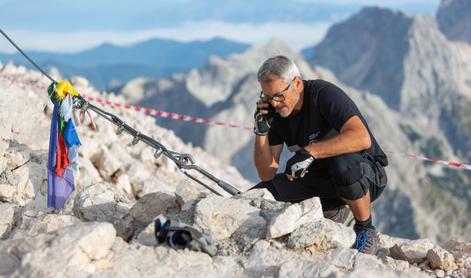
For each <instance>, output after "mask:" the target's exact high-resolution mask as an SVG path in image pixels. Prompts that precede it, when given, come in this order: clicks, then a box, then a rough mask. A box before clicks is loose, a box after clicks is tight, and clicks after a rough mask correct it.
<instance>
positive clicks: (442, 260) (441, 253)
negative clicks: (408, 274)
mask: <svg viewBox="0 0 471 278" xmlns="http://www.w3.org/2000/svg"><path fill="white" fill-rule="evenodd" d="M427 259H428V261H429V262H430V266H431V267H432V268H433V269H437V268H438V269H443V270H447V271H448V270H455V269H457V268H458V266H457V265H456V263H455V258H454V257H453V255H452V254H451V253H450V252H448V251H446V250H445V249H442V248H440V247H435V248H433V249H430V250H429V251H428V252H427Z"/></svg>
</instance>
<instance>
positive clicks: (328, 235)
mask: <svg viewBox="0 0 471 278" xmlns="http://www.w3.org/2000/svg"><path fill="white" fill-rule="evenodd" d="M354 241H355V233H354V232H353V230H352V229H351V228H349V227H345V226H344V225H342V224H339V223H335V222H333V221H330V220H327V219H323V220H318V221H316V222H309V223H306V224H304V225H301V226H300V227H299V228H298V229H297V230H295V231H294V232H293V233H291V235H290V236H289V239H288V243H287V246H288V247H289V248H295V249H298V248H304V247H308V246H311V245H314V246H315V247H316V248H318V249H320V250H328V249H332V248H350V247H351V246H352V245H353V242H354Z"/></svg>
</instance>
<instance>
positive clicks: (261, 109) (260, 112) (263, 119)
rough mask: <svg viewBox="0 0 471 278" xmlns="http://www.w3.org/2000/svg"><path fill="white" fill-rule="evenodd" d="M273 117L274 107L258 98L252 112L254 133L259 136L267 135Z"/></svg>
mask: <svg viewBox="0 0 471 278" xmlns="http://www.w3.org/2000/svg"><path fill="white" fill-rule="evenodd" d="M274 118H275V108H273V106H272V105H271V104H270V103H269V102H268V101H266V100H263V99H259V100H258V101H257V110H255V114H254V128H253V131H254V133H255V134H256V135H259V136H265V135H267V134H268V132H269V131H270V128H271V124H272V122H273V119H274Z"/></svg>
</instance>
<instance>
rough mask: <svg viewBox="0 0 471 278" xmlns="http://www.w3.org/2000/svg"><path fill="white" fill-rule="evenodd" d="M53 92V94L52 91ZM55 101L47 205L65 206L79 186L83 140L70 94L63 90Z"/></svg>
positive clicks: (54, 206)
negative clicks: (76, 181) (76, 125)
mask: <svg viewBox="0 0 471 278" xmlns="http://www.w3.org/2000/svg"><path fill="white" fill-rule="evenodd" d="M59 84H60V83H59ZM59 84H58V85H59ZM56 92H57V90H56ZM61 92H62V91H61ZM50 95H52V94H51V93H50ZM52 101H53V103H54V110H53V112H52V120H51V131H50V137H49V155H48V164H47V168H48V188H47V207H48V208H54V209H62V208H64V205H65V203H66V202H67V199H68V198H69V196H70V194H71V193H72V192H73V191H74V188H75V182H74V175H75V173H76V169H77V159H78V154H77V148H78V146H79V145H80V140H79V137H78V135H77V131H76V130H75V125H74V122H73V119H72V117H71V116H70V114H71V113H72V109H71V108H72V97H71V96H70V94H67V93H64V92H62V95H60V96H58V95H56V96H55V97H52Z"/></svg>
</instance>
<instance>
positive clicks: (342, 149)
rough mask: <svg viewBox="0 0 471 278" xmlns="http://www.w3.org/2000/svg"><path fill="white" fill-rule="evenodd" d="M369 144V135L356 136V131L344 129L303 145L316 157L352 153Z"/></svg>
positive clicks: (365, 147) (367, 146) (363, 148)
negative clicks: (327, 137) (323, 139)
mask: <svg viewBox="0 0 471 278" xmlns="http://www.w3.org/2000/svg"><path fill="white" fill-rule="evenodd" d="M370 146H371V141H370V137H369V135H367V137H365V136H358V133H357V132H354V131H345V132H344V133H343V134H339V135H337V136H335V137H332V138H330V139H328V140H326V141H321V142H317V143H315V144H311V145H308V146H306V147H305V149H306V151H308V152H309V153H310V154H311V155H312V156H314V157H315V158H316V159H320V158H327V157H332V156H337V155H341V154H345V153H354V152H359V151H362V150H365V149H367V148H369V147H370Z"/></svg>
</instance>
